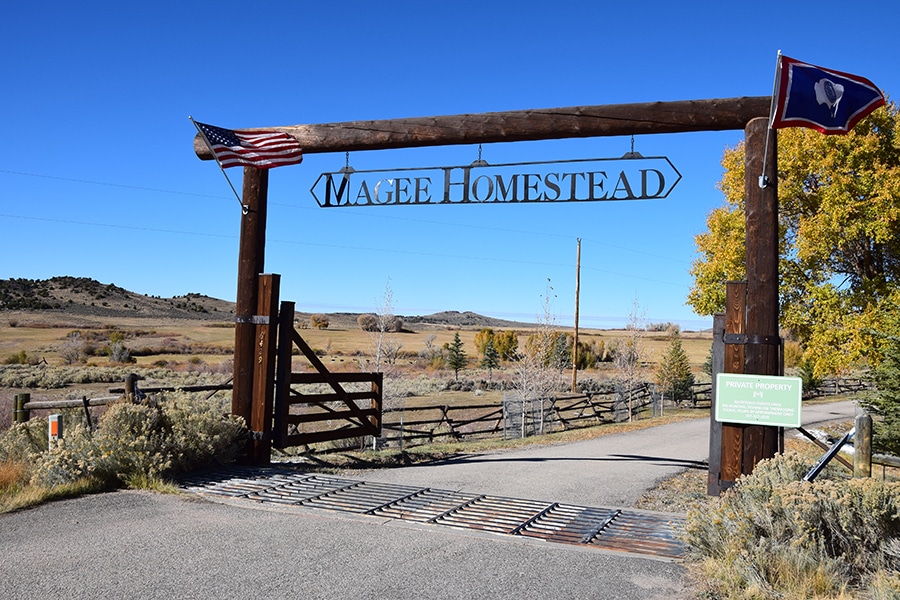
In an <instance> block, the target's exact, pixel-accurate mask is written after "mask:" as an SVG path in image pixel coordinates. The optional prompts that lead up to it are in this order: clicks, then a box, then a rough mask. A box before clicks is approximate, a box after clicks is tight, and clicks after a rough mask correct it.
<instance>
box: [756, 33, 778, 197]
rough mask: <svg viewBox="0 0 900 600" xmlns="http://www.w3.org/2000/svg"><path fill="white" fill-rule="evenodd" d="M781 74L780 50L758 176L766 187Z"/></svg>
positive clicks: (760, 185)
mask: <svg viewBox="0 0 900 600" xmlns="http://www.w3.org/2000/svg"><path fill="white" fill-rule="evenodd" d="M780 74H781V50H779V51H778V57H777V58H776V59H775V81H774V83H773V84H772V102H771V103H770V104H769V128H768V129H767V130H766V148H765V151H764V152H763V164H762V173H761V174H760V176H759V187H760V188H766V187H768V185H769V178H768V177H766V159H767V158H768V157H769V139H770V138H771V137H772V122H773V120H774V118H775V106H776V102H777V100H778V98H777V96H778V76H779V75H780Z"/></svg>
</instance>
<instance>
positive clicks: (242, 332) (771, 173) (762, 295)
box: [194, 96, 778, 472]
mask: <svg viewBox="0 0 900 600" xmlns="http://www.w3.org/2000/svg"><path fill="white" fill-rule="evenodd" d="M770 105H771V97H769V96H756V97H745V98H730V99H716V100H688V101H680V102H651V103H643V104H616V105H605V106H575V107H567V108H549V109H539V110H522V111H510V112H495V113H482V114H463V115H452V116H440V117H416V118H406V119H392V120H379V121H352V122H345V123H327V124H320V125H294V126H288V127H276V129H278V130H281V131H283V132H285V133H287V134H289V135H291V136H292V137H294V138H295V139H297V141H299V142H300V144H301V146H302V147H303V151H304V152H305V153H308V154H313V153H325V152H349V151H357V150H383V149H389V148H411V147H424V146H447V145H459V144H481V143H491V142H515V141H526V140H548V139H564V138H584V137H601V136H622V135H635V134H649V133H680V132H689V131H725V130H733V129H744V130H745V135H746V142H745V148H744V150H745V161H746V168H745V172H746V175H745V188H746V191H747V209H746V219H747V280H748V291H747V310H748V322H747V328H748V331H746V333H747V334H748V335H753V336H764V337H769V336H773V335H777V334H778V331H777V323H778V244H777V211H778V189H777V181H778V179H777V176H776V173H777V161H776V160H775V158H776V157H775V150H774V147H775V144H774V143H773V144H772V145H771V146H772V147H771V148H770V150H769V152H770V155H769V157H768V159H767V160H766V161H765V164H766V172H765V173H764V175H765V176H767V177H768V180H769V181H770V182H772V183H770V185H768V186H767V187H765V188H759V186H758V184H757V180H758V176H759V174H760V173H762V164H763V163H764V160H763V159H764V158H765V152H766V149H765V131H766V129H767V127H768V120H767V117H768V115H769V108H770ZM270 129H271V128H270ZM774 133H775V132H772V135H773V137H774ZM194 151H195V152H196V154H197V156H198V157H199V158H201V159H203V160H212V159H213V155H212V154H211V152H210V150H209V148H208V147H207V146H206V144H205V143H204V141H203V139H202V138H201V137H200V136H199V135H197V136H196V137H195V138H194ZM268 181H269V180H268V171H267V170H259V169H256V168H253V167H244V183H243V191H242V198H243V199H242V202H243V204H244V205H245V206H246V207H247V208H246V211H245V213H244V214H243V216H242V218H241V241H240V252H239V257H238V286H237V287H238V289H237V306H236V310H235V312H236V316H235V350H234V351H235V356H234V393H233V396H232V412H233V413H234V414H236V415H239V416H243V417H245V419H247V421H248V422H249V421H250V416H251V414H252V413H253V406H254V403H259V402H264V398H257V397H256V396H255V395H254V393H253V390H254V381H253V363H254V357H255V345H256V340H255V336H254V333H255V330H254V324H253V315H254V314H255V313H254V311H255V310H256V307H257V300H258V285H257V276H258V275H259V274H260V273H263V272H264V271H265V268H264V265H265V260H264V256H265V227H266V204H267V193H268ZM773 215H774V216H775V217H776V218H775V220H774V221H773V220H772V217H773ZM773 225H774V231H775V233H776V235H774V236H773V235H772V231H773ZM773 325H774V327H773ZM748 350H749V351H748V352H747V355H746V361H745V362H744V364H743V366H742V368H743V372H745V373H751V374H759V375H777V374H778V372H777V371H778V369H777V366H775V367H773V364H772V363H773V361H772V360H770V355H769V353H768V350H767V349H754V348H750V349H748ZM757 350H760V351H757ZM732 372H740V371H732ZM765 429H766V428H763V431H757V430H755V429H754V430H741V432H740V434H739V435H732V434H731V432H729V433H728V435H722V436H720V437H719V438H718V439H720V440H722V439H723V438H725V439H727V440H729V443H731V444H740V445H741V446H742V448H743V451H742V452H739V453H733V454H740V456H741V457H742V458H741V459H740V466H739V470H740V471H742V472H749V471H748V469H749V470H752V468H753V466H754V465H755V464H756V461H757V460H759V459H760V458H764V457H766V455H767V454H768V453H769V452H770V451H771V450H772V445H771V444H770V443H768V442H767V440H770V439H772V435H773V434H770V433H769V432H767V431H765ZM744 431H746V432H747V435H744ZM734 433H737V432H734ZM721 451H722V448H719V449H718V452H721ZM715 452H716V451H714V453H715ZM252 460H253V461H254V462H265V461H267V460H268V456H261V455H257V454H254V456H253V457H252ZM725 462H728V461H725Z"/></svg>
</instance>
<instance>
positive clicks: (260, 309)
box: [250, 274, 281, 465]
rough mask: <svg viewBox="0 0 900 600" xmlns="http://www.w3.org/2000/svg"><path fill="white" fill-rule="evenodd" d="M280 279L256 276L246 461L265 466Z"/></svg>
mask: <svg viewBox="0 0 900 600" xmlns="http://www.w3.org/2000/svg"><path fill="white" fill-rule="evenodd" d="M280 289H281V276H280V275H276V274H264V275H260V276H259V292H258V296H259V304H258V305H257V311H256V315H257V316H258V317H260V318H259V322H257V323H256V347H255V353H256V359H255V360H254V361H253V364H254V373H253V407H252V413H253V415H252V417H251V419H250V429H251V430H252V431H253V432H254V434H256V435H254V439H253V447H252V451H251V453H250V462H251V463H252V464H254V465H267V464H269V461H270V460H271V458H272V404H273V401H274V396H275V341H276V338H277V334H278V296H279V292H280Z"/></svg>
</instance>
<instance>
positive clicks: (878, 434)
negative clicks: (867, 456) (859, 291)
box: [862, 316, 900, 455]
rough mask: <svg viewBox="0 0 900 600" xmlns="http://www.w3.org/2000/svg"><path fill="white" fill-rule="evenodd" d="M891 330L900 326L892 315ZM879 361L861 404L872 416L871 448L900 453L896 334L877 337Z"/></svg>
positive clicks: (899, 349)
mask: <svg viewBox="0 0 900 600" xmlns="http://www.w3.org/2000/svg"><path fill="white" fill-rule="evenodd" d="M894 321H895V323H893V325H894V331H897V329H896V328H897V327H898V326H900V322H896V321H898V319H897V317H896V316H895V317H894ZM880 339H881V344H880V350H881V356H882V360H881V362H880V363H879V364H878V366H877V367H875V368H874V369H872V372H871V378H872V383H874V384H875V391H874V392H872V393H871V394H869V395H868V397H866V398H865V399H864V400H863V401H862V404H863V406H864V407H865V409H866V410H868V411H869V412H871V413H872V414H873V415H875V416H876V419H875V422H874V423H873V432H872V433H873V436H872V447H873V449H874V450H875V451H877V452H884V453H887V454H894V455H900V336H898V335H896V334H882V336H880Z"/></svg>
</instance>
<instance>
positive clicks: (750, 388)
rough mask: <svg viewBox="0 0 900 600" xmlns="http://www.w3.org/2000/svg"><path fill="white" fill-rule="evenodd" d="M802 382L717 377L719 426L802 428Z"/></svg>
mask: <svg viewBox="0 0 900 600" xmlns="http://www.w3.org/2000/svg"><path fill="white" fill-rule="evenodd" d="M802 399H803V381H802V380H801V379H800V378H799V377H783V376H778V375H745V374H739V373H719V374H718V375H716V407H715V417H716V420H717V421H719V422H726V423H744V424H746V425H772V426H775V427H800V407H801V402H802Z"/></svg>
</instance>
